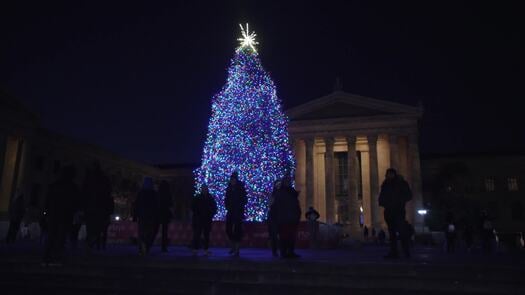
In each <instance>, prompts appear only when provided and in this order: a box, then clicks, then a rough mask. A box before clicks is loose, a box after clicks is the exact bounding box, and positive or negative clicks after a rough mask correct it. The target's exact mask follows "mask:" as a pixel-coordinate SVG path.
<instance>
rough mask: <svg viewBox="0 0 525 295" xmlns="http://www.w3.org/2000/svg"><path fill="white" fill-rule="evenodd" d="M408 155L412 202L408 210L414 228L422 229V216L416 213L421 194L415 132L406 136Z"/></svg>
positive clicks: (419, 205) (420, 202)
mask: <svg viewBox="0 0 525 295" xmlns="http://www.w3.org/2000/svg"><path fill="white" fill-rule="evenodd" d="M408 156H409V159H410V167H409V169H410V170H411V189H412V202H410V203H411V204H410V207H411V208H409V210H410V211H411V212H410V213H411V215H412V218H413V222H414V224H413V225H414V227H415V229H416V230H422V229H423V217H422V216H420V215H419V214H417V210H418V209H420V208H422V207H423V196H422V188H421V162H420V159H419V144H418V137H417V134H415V133H413V134H409V136H408Z"/></svg>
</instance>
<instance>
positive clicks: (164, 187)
mask: <svg viewBox="0 0 525 295" xmlns="http://www.w3.org/2000/svg"><path fill="white" fill-rule="evenodd" d="M159 202H160V208H159V209H160V226H161V250H162V252H168V227H169V224H170V221H171V218H172V217H173V214H172V212H171V207H172V205H173V200H172V199H171V191H170V185H169V183H168V182H167V181H166V180H163V181H161V182H160V186H159Z"/></svg>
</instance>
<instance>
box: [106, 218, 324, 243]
mask: <svg viewBox="0 0 525 295" xmlns="http://www.w3.org/2000/svg"><path fill="white" fill-rule="evenodd" d="M243 232H244V237H243V239H242V243H241V244H242V246H243V247H253V248H266V247H268V246H269V237H268V225H267V224H266V223H263V222H245V223H244V224H243ZM168 237H169V240H170V245H184V246H186V245H190V243H191V241H192V239H193V230H192V226H191V223H190V222H171V223H170V225H169V228H168ZM136 238H137V223H135V222H131V221H117V222H113V223H112V224H111V225H110V226H109V229H108V240H109V242H111V243H131V242H133V241H134V240H135V241H136ZM159 239H160V234H159V235H157V243H158V242H159ZM326 242H328V244H331V242H330V241H322V244H323V245H324V244H327V243H326ZM210 246H212V247H227V246H229V244H228V237H227V236H226V230H225V223H224V222H223V221H215V222H213V225H212V231H211V234H210ZM296 246H297V248H307V247H309V246H310V233H309V231H308V226H307V224H306V222H301V223H300V224H299V228H298V231H297V243H296Z"/></svg>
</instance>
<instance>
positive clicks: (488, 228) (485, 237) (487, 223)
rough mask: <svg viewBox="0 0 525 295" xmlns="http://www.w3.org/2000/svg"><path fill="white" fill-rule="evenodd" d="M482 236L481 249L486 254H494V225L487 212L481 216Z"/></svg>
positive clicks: (483, 212) (482, 212)
mask: <svg viewBox="0 0 525 295" xmlns="http://www.w3.org/2000/svg"><path fill="white" fill-rule="evenodd" d="M480 236H481V247H482V249H483V251H484V252H485V253H491V252H492V243H494V240H495V237H494V226H493V225H492V218H490V217H489V215H488V213H487V211H485V210H483V211H481V215H480Z"/></svg>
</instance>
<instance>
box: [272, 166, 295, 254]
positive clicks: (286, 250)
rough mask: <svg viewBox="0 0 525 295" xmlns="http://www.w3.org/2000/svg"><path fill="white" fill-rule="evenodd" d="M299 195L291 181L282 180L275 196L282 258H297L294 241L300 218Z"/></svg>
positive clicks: (289, 179)
mask: <svg viewBox="0 0 525 295" xmlns="http://www.w3.org/2000/svg"><path fill="white" fill-rule="evenodd" d="M298 195H299V193H298V192H297V191H296V190H295V189H294V188H293V187H292V179H291V178H290V177H289V176H287V177H285V178H284V179H283V181H282V185H281V188H280V189H279V190H278V191H277V193H276V194H275V201H274V206H275V211H276V212H275V217H276V219H277V224H278V227H279V239H280V244H281V245H280V248H281V257H282V258H298V257H300V256H299V255H297V254H296V253H295V239H296V236H297V228H298V226H299V220H300V218H301V206H300V204H299V199H298Z"/></svg>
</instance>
